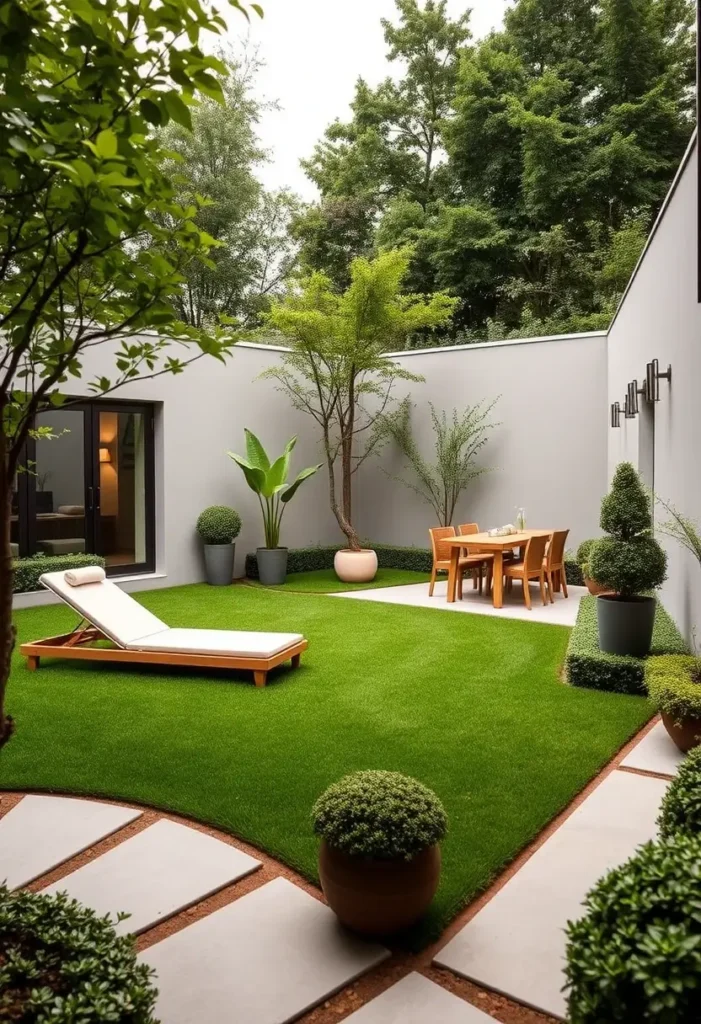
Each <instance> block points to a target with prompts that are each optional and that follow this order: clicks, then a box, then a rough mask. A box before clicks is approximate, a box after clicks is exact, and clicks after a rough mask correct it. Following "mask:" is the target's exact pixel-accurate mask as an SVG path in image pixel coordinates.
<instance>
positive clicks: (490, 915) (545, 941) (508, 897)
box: [435, 771, 668, 1019]
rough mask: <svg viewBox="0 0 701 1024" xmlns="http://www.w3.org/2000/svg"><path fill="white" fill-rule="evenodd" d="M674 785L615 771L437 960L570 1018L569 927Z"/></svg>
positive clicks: (651, 831)
mask: <svg viewBox="0 0 701 1024" xmlns="http://www.w3.org/2000/svg"><path fill="white" fill-rule="evenodd" d="M667 786H668V783H667V782H666V781H664V780H662V779H654V778H652V777H651V776H644V775H634V774H632V773H631V772H622V771H614V772H612V773H611V774H610V775H609V776H607V777H606V778H605V779H604V780H603V782H602V783H601V784H600V785H599V786H598V787H597V788H596V789H595V790H594V791H593V793H591V795H590V796H588V797H587V799H586V800H584V802H583V803H582V804H581V805H580V806H579V807H578V808H577V809H576V810H575V811H574V812H573V813H572V814H571V815H570V817H569V818H567V819H566V821H565V822H564V823H563V824H562V825H561V826H560V828H559V829H558V830H557V831H556V832H555V833H554V834H553V835H552V836H550V838H549V839H547V840H546V841H545V843H544V844H543V845H542V846H541V847H540V849H538V850H536V852H535V853H534V854H533V856H532V857H531V858H530V859H529V860H527V861H526V863H525V864H524V865H523V867H522V868H520V870H519V871H517V872H516V874H515V875H513V876H512V878H510V879H509V881H508V882H507V883H506V884H505V885H504V887H503V888H502V889H500V890H499V891H498V892H497V893H496V895H495V896H494V897H493V898H492V899H491V900H490V901H489V903H487V904H486V905H485V907H484V908H483V909H482V910H480V911H479V913H478V914H476V915H475V917H473V918H472V920H471V921H469V922H468V924H466V925H465V927H464V928H463V929H462V930H461V931H460V932H458V934H457V935H456V936H455V937H454V938H453V939H452V940H451V941H450V942H449V943H448V944H447V945H446V946H445V947H444V948H443V949H442V950H441V951H440V952H439V954H438V955H437V956H436V958H435V962H436V963H438V964H440V965H441V966H442V967H447V968H449V969H450V970H452V971H455V972H456V973H457V974H460V975H463V976H464V977H466V978H470V979H471V980H473V981H476V982H479V983H481V984H483V985H485V986H486V987H488V988H492V989H495V990H496V991H498V992H501V993H503V994H504V995H507V996H510V997H511V998H513V999H516V1000H518V1001H519V1002H522V1003H525V1004H526V1005H528V1006H532V1007H534V1008H535V1009H537V1010H542V1011H545V1012H546V1013H550V1014H552V1015H553V1016H554V1017H561V1018H563V1019H564V1016H565V1013H566V1002H565V996H564V995H563V993H562V991H561V989H562V985H563V984H564V974H563V966H564V956H565V933H564V929H565V926H566V924H567V921H568V920H575V919H577V918H579V917H581V914H582V908H581V903H582V900H583V899H584V897H585V896H586V894H587V892H588V891H589V890H590V889H591V888H592V886H593V885H594V883H595V882H596V881H597V880H598V879H599V878H600V877H601V876H602V875H603V874H604V873H605V872H606V871H608V870H610V869H611V868H613V867H616V866H617V865H618V864H621V863H622V862H623V861H625V860H627V859H628V858H629V857H630V856H631V855H632V854H633V853H634V851H635V849H636V848H637V847H638V846H639V845H640V844H641V843H644V842H646V841H647V840H649V839H653V838H654V836H655V835H656V832H657V829H656V825H655V821H656V818H657V815H658V812H659V806H660V802H661V800H662V797H663V796H664V793H665V790H666V788H667Z"/></svg>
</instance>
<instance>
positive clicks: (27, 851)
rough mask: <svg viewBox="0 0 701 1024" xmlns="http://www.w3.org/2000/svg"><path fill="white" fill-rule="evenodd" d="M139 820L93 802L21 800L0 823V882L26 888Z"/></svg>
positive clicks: (51, 798) (114, 807)
mask: <svg viewBox="0 0 701 1024" xmlns="http://www.w3.org/2000/svg"><path fill="white" fill-rule="evenodd" d="M141 814H142V812H141V811H137V810H135V809H134V808H133V807H120V806H119V805H118V804H104V803H100V802H98V801H95V800H75V799H72V798H70V797H62V796H33V795H31V796H25V797H24V798H23V799H22V800H20V802H19V803H18V804H15V806H14V807H13V808H12V810H10V811H8V812H7V814H6V815H4V817H3V818H0V882H1V881H3V880H4V881H6V883H7V885H8V888H10V889H17V888H19V887H20V886H22V885H27V884H28V883H29V882H32V881H34V879H35V878H39V876H40V875H45V874H46V873H47V871H51V870H53V868H55V867H58V865H59V864H63V862H64V861H66V860H69V859H70V858H71V857H75V856H76V855H77V854H79V853H82V852H83V850H86V849H87V848H88V847H89V846H92V845H93V843H97V842H99V841H100V840H101V839H104V838H105V837H106V836H109V835H112V833H113V832H116V831H117V830H118V829H120V828H123V827H124V826H125V825H128V824H129V822H130V821H134V820H135V819H136V818H139V817H141Z"/></svg>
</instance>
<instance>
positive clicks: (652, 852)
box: [566, 835, 701, 1024]
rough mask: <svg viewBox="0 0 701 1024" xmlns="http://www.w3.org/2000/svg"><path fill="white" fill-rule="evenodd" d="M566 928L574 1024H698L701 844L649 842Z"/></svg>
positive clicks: (687, 839)
mask: <svg viewBox="0 0 701 1024" xmlns="http://www.w3.org/2000/svg"><path fill="white" fill-rule="evenodd" d="M584 906H585V909H586V916H585V917H583V918H582V919H581V920H580V921H577V922H576V923H574V924H573V923H570V924H569V925H568V928H567V937H568V946H567V966H566V977H567V987H568V988H569V1017H568V1020H569V1021H570V1024H604V1022H605V1024H614V1022H621V1024H645V1022H647V1024H692V1022H693V1024H698V1021H699V1008H700V1007H701V841H700V840H698V839H696V838H692V837H690V836H687V835H676V836H674V837H673V838H671V839H664V840H662V841H661V842H659V843H647V844H646V845H645V846H643V847H641V848H640V849H639V850H638V852H637V853H636V854H635V856H634V857H632V858H631V859H630V860H629V861H627V863H625V864H623V865H621V866H620V867H618V868H615V869H614V870H613V871H609V873H608V874H607V875H605V876H604V877H603V878H602V879H601V880H600V881H599V882H598V883H597V884H596V886H595V887H594V888H593V889H592V891H591V892H590V893H589V895H588V896H587V898H586V900H585V903H584Z"/></svg>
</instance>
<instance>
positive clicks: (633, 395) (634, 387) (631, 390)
mask: <svg viewBox="0 0 701 1024" xmlns="http://www.w3.org/2000/svg"><path fill="white" fill-rule="evenodd" d="M638 395H645V396H647V386H645V387H642V388H639V387H638V382H637V380H632V381H631V382H630V384H629V385H628V394H627V395H626V399H627V402H628V408H629V409H630V414H631V416H637V415H638V413H639V412H640V405H639V404H638Z"/></svg>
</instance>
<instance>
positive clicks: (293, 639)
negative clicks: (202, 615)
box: [127, 629, 304, 658]
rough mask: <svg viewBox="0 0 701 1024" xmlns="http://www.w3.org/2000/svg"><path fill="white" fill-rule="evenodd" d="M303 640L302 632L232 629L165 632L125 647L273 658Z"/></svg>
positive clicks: (146, 637)
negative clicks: (252, 631) (254, 631)
mask: <svg viewBox="0 0 701 1024" xmlns="http://www.w3.org/2000/svg"><path fill="white" fill-rule="evenodd" d="M301 640H304V637H303V636H302V634H301V633H247V632H242V631H238V630H233V629H231V630H230V629H167V630H165V632H163V631H160V632H158V633H156V634H155V635H154V636H145V637H141V639H140V640H135V641H133V642H131V643H129V644H127V646H128V648H129V650H130V651H159V652H161V653H177V654H212V655H217V654H220V655H225V656H226V655H231V656H232V657H238V658H272V657H273V656H274V655H275V654H279V653H280V651H284V650H286V649H287V648H288V647H293V646H294V645H295V644H298V643H300V641H301Z"/></svg>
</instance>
